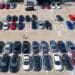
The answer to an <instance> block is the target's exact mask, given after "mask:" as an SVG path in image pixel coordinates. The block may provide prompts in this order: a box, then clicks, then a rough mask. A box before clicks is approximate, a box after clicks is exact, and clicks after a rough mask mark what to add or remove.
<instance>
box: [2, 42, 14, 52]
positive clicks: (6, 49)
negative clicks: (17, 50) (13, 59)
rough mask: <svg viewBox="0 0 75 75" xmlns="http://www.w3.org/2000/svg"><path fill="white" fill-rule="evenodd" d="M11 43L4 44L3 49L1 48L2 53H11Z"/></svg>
mask: <svg viewBox="0 0 75 75" xmlns="http://www.w3.org/2000/svg"><path fill="white" fill-rule="evenodd" d="M12 46H13V44H12V42H6V43H5V45H4V47H3V52H4V53H11V52H12Z"/></svg>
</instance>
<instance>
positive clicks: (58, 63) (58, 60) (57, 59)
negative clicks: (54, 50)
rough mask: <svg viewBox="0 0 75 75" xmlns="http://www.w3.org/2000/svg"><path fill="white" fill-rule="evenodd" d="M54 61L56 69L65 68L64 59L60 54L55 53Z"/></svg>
mask: <svg viewBox="0 0 75 75" xmlns="http://www.w3.org/2000/svg"><path fill="white" fill-rule="evenodd" d="M53 62H54V63H53V65H54V68H55V70H58V71H61V70H63V67H62V61H61V58H60V56H59V55H57V54H54V56H53Z"/></svg>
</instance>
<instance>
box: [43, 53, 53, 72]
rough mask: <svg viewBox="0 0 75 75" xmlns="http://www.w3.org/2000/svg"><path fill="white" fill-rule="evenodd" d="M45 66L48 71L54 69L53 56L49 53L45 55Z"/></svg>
mask: <svg viewBox="0 0 75 75" xmlns="http://www.w3.org/2000/svg"><path fill="white" fill-rule="evenodd" d="M43 68H44V69H45V70H46V71H49V70H51V69H52V61H51V56H49V55H48V54H47V55H44V56H43Z"/></svg>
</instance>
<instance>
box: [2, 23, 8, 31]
mask: <svg viewBox="0 0 75 75" xmlns="http://www.w3.org/2000/svg"><path fill="white" fill-rule="evenodd" d="M8 29H9V23H8V22H4V23H3V30H8Z"/></svg>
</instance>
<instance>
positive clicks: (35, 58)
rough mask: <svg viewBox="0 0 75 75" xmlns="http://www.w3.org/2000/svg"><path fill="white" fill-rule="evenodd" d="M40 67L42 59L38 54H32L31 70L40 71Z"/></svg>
mask: <svg viewBox="0 0 75 75" xmlns="http://www.w3.org/2000/svg"><path fill="white" fill-rule="evenodd" d="M41 69H42V59H41V57H40V56H39V55H36V56H33V70H34V71H40V70H41Z"/></svg>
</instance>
